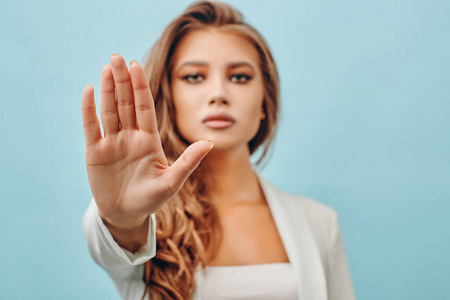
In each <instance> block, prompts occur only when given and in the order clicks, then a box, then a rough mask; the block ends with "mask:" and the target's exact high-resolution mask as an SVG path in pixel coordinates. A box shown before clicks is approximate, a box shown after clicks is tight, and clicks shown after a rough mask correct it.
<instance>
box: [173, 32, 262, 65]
mask: <svg viewBox="0 0 450 300" xmlns="http://www.w3.org/2000/svg"><path fill="white" fill-rule="evenodd" d="M172 59H173V61H172V63H173V66H174V68H177V66H179V65H181V64H183V63H184V62H186V61H204V62H207V63H208V64H210V65H221V64H227V63H230V62H234V61H246V62H248V63H250V64H251V65H253V66H254V67H255V68H256V67H258V65H259V56H258V52H257V51H256V49H255V47H254V46H253V44H252V43H250V41H249V40H247V39H246V38H244V37H242V36H240V35H238V34H236V33H233V32H224V31H219V30H218V29H215V28H207V29H200V30H195V31H192V32H190V33H188V34H187V35H186V36H184V37H183V38H182V39H181V41H180V42H179V43H178V45H177V48H176V50H175V53H174V56H173V58H172Z"/></svg>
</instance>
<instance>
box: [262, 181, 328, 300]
mask: <svg viewBox="0 0 450 300" xmlns="http://www.w3.org/2000/svg"><path fill="white" fill-rule="evenodd" d="M257 175H258V179H259V182H260V185H261V188H262V190H263V193H264V195H265V197H266V200H267V203H268V205H269V208H270V211H271V213H272V217H273V219H274V221H275V225H276V226H277V229H278V232H279V234H280V237H281V240H282V242H283V245H284V248H285V250H286V254H287V256H288V258H289V261H290V262H291V264H292V267H293V269H294V272H295V274H296V279H297V286H298V295H299V298H300V299H301V300H327V285H326V280H325V273H324V269H323V265H322V261H321V259H320V254H319V250H318V248H317V244H316V242H315V240H314V236H313V234H312V231H311V229H310V225H309V223H308V220H307V219H306V216H305V214H304V212H303V210H302V207H301V203H300V201H299V199H298V197H295V196H292V195H289V194H286V193H284V192H282V191H281V190H279V189H278V188H276V187H275V186H273V185H272V184H270V183H269V182H267V181H266V180H265V179H264V178H262V177H261V175H259V174H257Z"/></svg>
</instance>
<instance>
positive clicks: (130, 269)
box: [83, 199, 156, 284]
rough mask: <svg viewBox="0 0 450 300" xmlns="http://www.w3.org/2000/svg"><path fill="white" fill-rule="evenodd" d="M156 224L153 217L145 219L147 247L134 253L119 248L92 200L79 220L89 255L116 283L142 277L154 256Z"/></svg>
mask: <svg viewBox="0 0 450 300" xmlns="http://www.w3.org/2000/svg"><path fill="white" fill-rule="evenodd" d="M155 227H156V220H155V215H154V214H153V215H151V216H150V218H149V230H148V237H147V244H146V245H145V246H144V247H142V248H141V249H140V250H139V251H138V252H136V253H131V252H130V251H128V250H126V249H123V248H121V247H120V246H119V245H118V244H117V243H116V241H114V238H113V237H112V235H111V233H110V232H109V230H108V227H106V226H105V224H104V223H103V220H102V218H101V217H100V215H99V213H98V207H97V204H96V203H95V201H94V199H92V200H91V202H90V203H89V207H88V209H87V210H86V212H85V214H84V218H83V230H84V234H85V235H86V239H87V244H88V248H89V252H90V253H91V255H92V258H93V259H94V260H95V261H96V262H97V263H98V264H99V265H100V266H101V267H102V268H103V269H105V270H106V272H108V274H109V275H110V276H111V278H112V279H113V280H114V281H115V282H116V284H117V281H118V280H119V281H123V280H132V279H133V278H135V279H140V280H142V277H143V270H144V266H143V264H144V263H145V262H146V261H148V260H149V259H151V258H152V257H154V256H155V254H156V234H155V230H156V228H155Z"/></svg>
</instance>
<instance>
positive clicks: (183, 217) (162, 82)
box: [142, 1, 279, 300]
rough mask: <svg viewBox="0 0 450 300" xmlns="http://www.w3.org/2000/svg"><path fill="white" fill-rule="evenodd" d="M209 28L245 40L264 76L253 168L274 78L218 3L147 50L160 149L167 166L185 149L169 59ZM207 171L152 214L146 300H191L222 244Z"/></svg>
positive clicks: (272, 109) (187, 16)
mask: <svg viewBox="0 0 450 300" xmlns="http://www.w3.org/2000/svg"><path fill="white" fill-rule="evenodd" d="M207 27H214V28H215V29H217V30H221V31H225V32H232V33H235V34H237V35H239V36H242V37H244V38H246V39H247V40H248V41H250V42H251V44H252V45H253V46H254V47H255V49H256V50H257V52H258V55H259V66H260V68H261V71H262V74H263V81H264V100H263V109H264V112H265V115H266V117H265V118H264V119H263V120H261V124H260V128H259V130H258V132H257V134H256V135H255V137H254V138H253V139H252V140H251V141H250V142H249V144H248V147H249V150H250V153H251V154H253V153H254V152H255V151H256V150H257V149H259V148H260V150H261V151H258V153H260V156H259V158H258V159H257V161H256V164H259V163H260V162H261V161H262V159H263V158H264V157H265V156H266V154H267V153H268V150H269V146H270V144H271V142H272V140H273V137H274V134H275V131H276V125H277V119H278V111H279V86H278V85H279V83H278V73H277V69H276V66H275V62H274V60H273V57H272V54H271V52H270V50H269V48H268V46H267V44H266V42H265V41H264V39H263V38H262V36H261V35H260V34H259V33H258V32H257V31H256V30H255V29H254V28H253V27H251V26H250V25H248V24H246V23H244V21H243V17H242V15H241V14H240V13H239V12H238V11H237V10H236V9H234V8H233V7H231V6H230V5H228V4H225V3H222V2H210V1H199V2H195V3H193V4H192V5H191V6H189V7H188V8H187V9H186V10H185V11H184V12H183V13H182V14H181V15H180V16H179V17H177V18H176V19H175V20H173V21H172V23H170V24H169V25H168V26H167V28H166V29H165V30H164V32H163V33H162V35H161V37H160V38H159V39H158V41H157V42H156V43H155V45H154V46H153V48H152V49H151V50H150V52H149V55H148V58H147V61H146V63H145V72H146V74H147V78H148V79H149V83H150V89H151V91H152V94H153V98H154V101H155V109H156V117H157V121H158V129H159V133H160V136H161V143H162V145H163V149H164V152H165V154H166V157H167V160H168V162H169V164H172V163H173V162H174V161H175V160H176V159H177V158H178V157H179V156H180V155H181V153H183V151H184V150H185V149H186V148H187V146H188V145H187V144H186V142H185V140H184V139H183V138H182V137H181V135H180V134H179V132H178V130H177V126H176V122H175V107H174V104H173V101H172V95H171V88H170V78H171V70H172V64H173V62H172V56H173V53H174V52H175V49H176V47H177V45H178V43H179V42H180V41H181V39H182V38H183V37H184V36H186V35H187V34H189V33H190V32H192V31H194V30H199V29H204V28H207ZM205 172H207V170H206V169H205V167H204V166H202V165H201V164H200V166H199V167H198V168H197V169H196V170H195V171H194V172H193V173H192V175H191V176H190V177H189V178H188V180H187V181H186V183H185V184H184V186H183V188H182V189H181V190H180V192H179V193H178V194H177V195H176V196H175V197H174V198H173V199H172V200H171V201H169V202H168V203H167V204H166V205H165V206H164V207H163V208H162V209H161V210H160V211H158V212H157V213H156V220H157V221H156V223H157V225H156V241H157V246H156V256H155V257H153V258H152V259H151V260H149V261H148V262H147V263H146V264H145V269H144V274H143V280H144V282H145V284H146V290H145V293H144V295H143V297H142V298H143V299H144V298H145V296H146V294H147V293H148V294H149V297H150V299H152V300H156V299H178V300H185V299H191V298H192V294H193V293H194V292H195V289H196V284H195V277H194V272H195V271H196V269H197V268H198V267H199V266H201V267H203V268H205V267H206V265H207V263H208V261H210V260H211V259H212V258H214V256H215V254H216V253H217V248H218V246H219V244H220V241H221V236H222V234H221V228H220V225H219V220H218V215H217V212H216V210H215V208H214V206H213V205H212V204H211V202H210V201H209V190H208V186H209V183H208V182H207V178H208V176H204V175H205Z"/></svg>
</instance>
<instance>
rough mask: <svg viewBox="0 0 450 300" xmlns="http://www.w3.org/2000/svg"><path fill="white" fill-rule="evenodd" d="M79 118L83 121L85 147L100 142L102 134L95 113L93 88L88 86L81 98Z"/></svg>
mask: <svg viewBox="0 0 450 300" xmlns="http://www.w3.org/2000/svg"><path fill="white" fill-rule="evenodd" d="M81 117H82V119H83V129H84V138H85V140H86V146H89V145H92V144H94V143H96V142H97V141H99V140H101V138H102V133H101V131H100V124H99V122H98V118H97V114H96V113H95V101H94V88H93V87H92V85H88V86H87V87H85V88H84V90H83V95H82V96H81Z"/></svg>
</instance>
